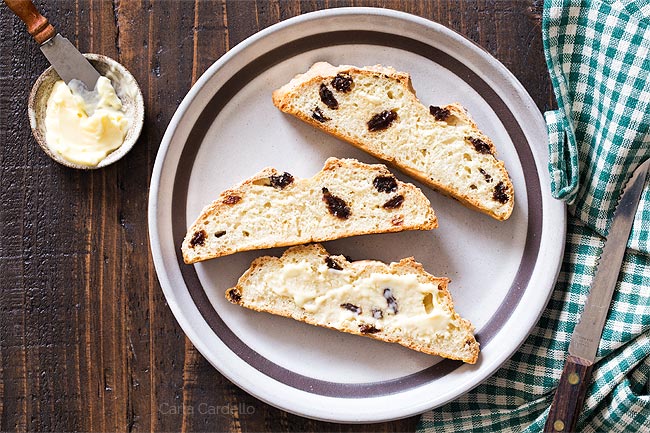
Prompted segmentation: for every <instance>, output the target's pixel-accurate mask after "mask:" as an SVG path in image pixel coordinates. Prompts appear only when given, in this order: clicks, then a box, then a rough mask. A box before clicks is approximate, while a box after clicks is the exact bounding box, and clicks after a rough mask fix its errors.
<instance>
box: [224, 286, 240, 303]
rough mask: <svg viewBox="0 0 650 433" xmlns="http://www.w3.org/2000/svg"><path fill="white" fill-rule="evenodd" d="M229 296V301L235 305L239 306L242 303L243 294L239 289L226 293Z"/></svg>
mask: <svg viewBox="0 0 650 433" xmlns="http://www.w3.org/2000/svg"><path fill="white" fill-rule="evenodd" d="M226 294H227V295H228V300H229V301H230V302H232V303H234V304H239V303H240V302H241V293H240V292H239V290H237V289H234V288H233V289H232V290H228V291H227V292H226Z"/></svg>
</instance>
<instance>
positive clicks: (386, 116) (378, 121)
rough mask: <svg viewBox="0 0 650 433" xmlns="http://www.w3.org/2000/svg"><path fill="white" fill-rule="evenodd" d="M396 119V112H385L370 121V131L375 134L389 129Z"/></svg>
mask: <svg viewBox="0 0 650 433" xmlns="http://www.w3.org/2000/svg"><path fill="white" fill-rule="evenodd" d="M395 119H397V112H396V111H395V110H384V111H382V112H381V113H378V114H375V115H374V116H372V119H370V120H369V121H368V131H371V132H374V131H381V130H384V129H387V128H388V127H389V126H390V125H391V124H392V123H393V121H394V120H395Z"/></svg>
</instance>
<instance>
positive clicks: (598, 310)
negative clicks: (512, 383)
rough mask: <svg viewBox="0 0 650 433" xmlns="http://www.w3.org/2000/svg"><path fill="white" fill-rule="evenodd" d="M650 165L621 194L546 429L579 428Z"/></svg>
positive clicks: (637, 172)
mask: <svg viewBox="0 0 650 433" xmlns="http://www.w3.org/2000/svg"><path fill="white" fill-rule="evenodd" d="M648 167H650V160H648V161H646V162H644V163H643V164H641V165H640V166H639V167H638V168H637V169H636V170H634V173H632V176H631V177H630V180H629V181H628V182H627V184H626V186H625V188H624V189H623V192H622V194H621V198H620V200H619V203H618V206H617V207H616V211H615V212H614V219H613V220H612V224H611V226H610V229H609V235H608V236H607V239H606V240H605V246H604V247H603V251H602V254H601V255H600V259H599V261H598V266H597V269H596V275H594V280H593V282H592V285H591V289H590V291H589V295H588V296H587V301H586V303H585V309H584V311H583V312H582V316H581V317H580V321H579V322H578V324H577V325H576V327H575V329H574V331H573V334H572V335H571V343H570V344H569V356H567V359H566V362H565V364H564V370H563V371H562V376H561V377H560V383H559V385H558V388H557V391H556V392H555V397H554V398H553V403H552V404H551V409H550V412H549V415H548V418H547V420H546V424H545V425H544V432H571V431H574V430H575V426H576V422H577V421H578V416H579V415H580V411H581V409H582V404H583V402H584V398H585V394H586V392H587V386H588V385H589V379H590V378H591V370H592V368H593V365H594V362H595V360H596V352H597V350H598V344H599V343H600V338H601V334H602V332H603V327H604V326H605V320H606V319H607V313H608V312H609V305H610V303H611V302H612V295H613V294H614V288H615V287H616V281H617V280H618V274H619V272H620V269H621V263H623V256H624V255H625V248H626V246H627V240H628V237H629V236H630V230H631V229H632V222H633V221H634V215H635V214H636V209H637V206H638V204H639V199H640V197H641V192H642V191H643V185H644V184H645V178H646V175H647V173H648Z"/></svg>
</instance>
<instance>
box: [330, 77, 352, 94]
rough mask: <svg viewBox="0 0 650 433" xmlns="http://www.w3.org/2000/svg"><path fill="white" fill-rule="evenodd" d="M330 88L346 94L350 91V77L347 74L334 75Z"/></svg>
mask: <svg viewBox="0 0 650 433" xmlns="http://www.w3.org/2000/svg"><path fill="white" fill-rule="evenodd" d="M332 87H334V88H335V89H336V90H338V91H339V92H343V93H347V92H349V91H350V90H352V77H351V76H349V75H348V74H336V77H334V79H332Z"/></svg>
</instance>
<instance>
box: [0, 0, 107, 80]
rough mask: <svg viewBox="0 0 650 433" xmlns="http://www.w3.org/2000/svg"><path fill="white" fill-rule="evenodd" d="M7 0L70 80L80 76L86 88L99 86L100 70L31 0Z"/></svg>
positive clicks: (62, 73)
mask: <svg viewBox="0 0 650 433" xmlns="http://www.w3.org/2000/svg"><path fill="white" fill-rule="evenodd" d="M4 2H5V4H6V5H7V6H8V7H9V9H11V10H12V11H13V12H14V13H15V14H16V15H17V16H18V18H20V19H21V20H22V21H23V22H24V23H25V25H26V26H27V31H28V32H29V34H30V35H32V36H33V37H34V40H35V41H36V42H37V43H38V44H39V45H40V46H41V51H42V52H43V54H45V57H47V60H49V62H50V64H51V65H52V66H53V67H54V70H55V71H56V72H57V74H59V77H61V79H62V80H63V81H65V83H66V84H68V83H70V81H71V80H73V79H77V80H79V81H81V82H82V83H83V84H84V85H85V86H86V89H88V90H93V89H94V88H95V83H97V80H98V79H99V76H100V75H99V72H97V70H96V69H95V68H93V66H92V65H91V64H90V62H89V61H88V60H86V58H85V57H84V56H83V55H82V54H81V53H80V52H79V50H77V48H76V47H75V46H74V45H72V43H70V41H69V40H67V39H66V38H64V37H63V36H61V35H60V34H58V33H57V32H56V30H55V29H54V27H53V26H52V24H50V23H49V22H48V20H47V18H45V17H44V16H43V15H41V14H40V13H39V12H38V10H37V9H36V7H35V6H34V4H33V3H32V2H31V0H4Z"/></svg>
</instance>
